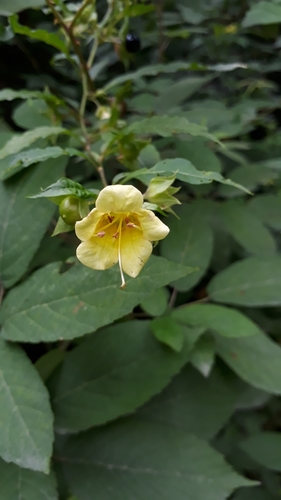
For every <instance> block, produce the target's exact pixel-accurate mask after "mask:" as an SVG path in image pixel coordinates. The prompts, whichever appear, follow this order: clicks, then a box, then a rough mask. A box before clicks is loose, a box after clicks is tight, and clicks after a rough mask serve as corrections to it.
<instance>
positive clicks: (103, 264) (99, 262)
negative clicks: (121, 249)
mask: <svg viewBox="0 0 281 500" xmlns="http://www.w3.org/2000/svg"><path fill="white" fill-rule="evenodd" d="M76 255H77V258H78V260H80V262H82V264H84V266H87V267H91V268H92V269H98V270H100V271H103V270H104V269H108V268H109V267H112V266H114V264H116V262H118V243H117V241H116V240H115V239H112V236H111V235H105V236H104V237H103V238H99V237H98V236H96V237H93V238H91V239H90V240H88V241H83V242H82V243H81V244H80V245H79V246H78V248H77V250H76Z"/></svg>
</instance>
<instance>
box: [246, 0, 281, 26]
mask: <svg viewBox="0 0 281 500" xmlns="http://www.w3.org/2000/svg"><path fill="white" fill-rule="evenodd" d="M275 23H281V4H280V3H277V2H272V1H271V2H258V3H254V4H253V5H252V6H251V8H250V10H248V12H247V13H246V16H245V17H244V19H243V21H242V26H243V27H244V28H249V27H251V26H259V25H262V24H275Z"/></svg>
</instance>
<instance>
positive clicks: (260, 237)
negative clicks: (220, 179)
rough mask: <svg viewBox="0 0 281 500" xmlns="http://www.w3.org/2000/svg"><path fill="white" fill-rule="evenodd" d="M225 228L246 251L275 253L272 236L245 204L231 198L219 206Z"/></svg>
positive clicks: (257, 253)
mask: <svg viewBox="0 0 281 500" xmlns="http://www.w3.org/2000/svg"><path fill="white" fill-rule="evenodd" d="M220 213H221V217H222V219H223V221H224V224H225V228H226V230H227V231H228V232H229V233H230V234H231V236H232V237H233V238H234V239H235V240H236V241H237V242H238V243H239V244H240V245H241V246H242V247H243V248H245V250H247V252H249V253H251V254H254V255H257V256H260V257H262V256H267V255H274V254H276V244H275V240H274V238H273V236H272V235H271V233H270V232H269V231H268V229H267V228H266V227H265V226H264V225H263V223H262V222H261V221H260V220H259V219H258V218H257V217H255V215H254V214H253V213H252V212H250V210H249V209H248V207H247V206H245V205H242V204H241V203H240V202H239V201H236V200H232V201H229V202H227V203H224V204H223V205H222V206H221V210H220Z"/></svg>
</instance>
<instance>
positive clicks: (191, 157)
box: [175, 137, 237, 193]
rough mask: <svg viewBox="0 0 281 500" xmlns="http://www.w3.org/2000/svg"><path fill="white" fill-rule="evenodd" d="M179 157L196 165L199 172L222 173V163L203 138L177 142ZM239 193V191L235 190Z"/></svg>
mask: <svg viewBox="0 0 281 500" xmlns="http://www.w3.org/2000/svg"><path fill="white" fill-rule="evenodd" d="M175 147H176V151H177V155H178V156H179V157H180V158H185V160H188V161H190V162H191V163H192V165H194V167H195V168H197V170H204V171H205V172H206V171H208V172H219V173H220V171H221V163H220V160H219V158H218V157H217V156H216V155H215V153H214V152H213V151H212V150H211V149H210V148H209V147H208V146H207V143H206V140H205V139H202V138H201V137H192V139H191V140H190V141H187V140H186V141H182V140H179V139H176V140H175ZM235 192H236V193H237V191H236V190H235Z"/></svg>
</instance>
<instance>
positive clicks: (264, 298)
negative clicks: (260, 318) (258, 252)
mask: <svg viewBox="0 0 281 500" xmlns="http://www.w3.org/2000/svg"><path fill="white" fill-rule="evenodd" d="M207 290H208V293H209V295H210V297H211V299H212V300H214V301H215V302H224V303H225V304H236V305H240V306H250V307H259V306H260V307H268V306H280V305H281V257H280V256H276V257H269V258H266V259H265V258H264V259H262V258H258V257H249V258H247V259H243V260H240V261H239V262H235V263H234V264H232V265H231V266H229V267H228V268H226V269H224V270H223V271H221V272H220V273H219V274H217V275H216V276H215V277H214V278H213V279H212V280H211V282H210V284H209V285H208V289H207Z"/></svg>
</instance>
